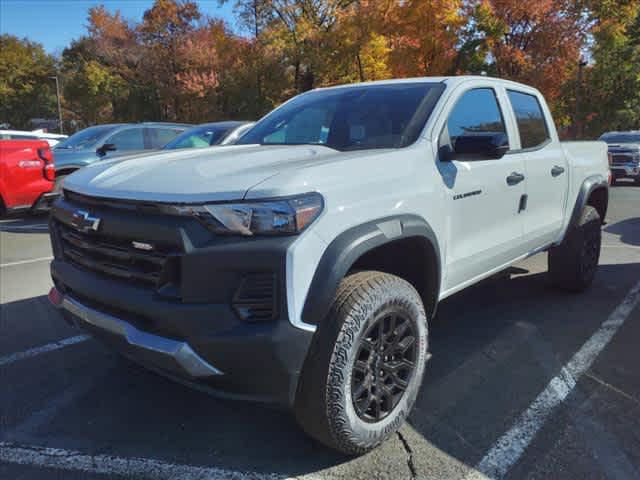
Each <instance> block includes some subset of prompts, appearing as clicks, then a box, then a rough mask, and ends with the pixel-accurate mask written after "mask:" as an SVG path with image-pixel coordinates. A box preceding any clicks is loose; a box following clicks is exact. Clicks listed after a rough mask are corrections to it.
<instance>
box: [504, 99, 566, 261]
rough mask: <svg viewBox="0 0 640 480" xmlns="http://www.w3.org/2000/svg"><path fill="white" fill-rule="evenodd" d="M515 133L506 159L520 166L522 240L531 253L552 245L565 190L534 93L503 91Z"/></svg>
mask: <svg viewBox="0 0 640 480" xmlns="http://www.w3.org/2000/svg"><path fill="white" fill-rule="evenodd" d="M506 92H507V97H508V99H509V103H510V105H511V108H510V113H512V115H513V116H514V120H515V124H516V127H517V130H518V135H517V138H516V143H514V149H513V150H512V151H511V152H510V156H512V157H514V158H518V159H521V160H522V161H523V162H524V169H525V175H526V177H527V182H526V195H527V202H526V209H525V210H524V212H523V217H524V236H525V239H526V242H527V245H528V247H529V249H531V250H533V249H536V248H539V247H542V246H545V245H547V244H549V243H551V242H553V241H554V240H555V239H556V238H557V236H558V234H559V232H560V230H561V229H562V225H563V221H564V211H565V202H566V195H567V188H568V178H569V172H568V165H567V160H566V157H565V155H564V152H563V150H562V147H561V146H560V143H559V141H558V139H557V138H552V136H553V137H556V134H555V130H554V129H553V127H552V126H551V125H548V123H547V120H546V119H547V118H551V117H550V116H549V115H548V113H547V114H545V107H544V101H543V100H542V99H540V98H539V96H538V95H539V94H537V93H536V92H535V91H530V92H527V91H521V90H514V89H507V91H506Z"/></svg>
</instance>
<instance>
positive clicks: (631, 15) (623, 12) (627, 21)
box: [578, 0, 640, 136]
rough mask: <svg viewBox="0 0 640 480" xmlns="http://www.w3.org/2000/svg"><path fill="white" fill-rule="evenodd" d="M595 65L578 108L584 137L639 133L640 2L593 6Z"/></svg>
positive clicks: (590, 68) (588, 73)
mask: <svg viewBox="0 0 640 480" xmlns="http://www.w3.org/2000/svg"><path fill="white" fill-rule="evenodd" d="M592 3H593V4H592V5H591V10H590V12H591V20H592V22H593V40H594V41H593V49H592V62H591V64H590V65H589V66H588V67H587V69H586V71H585V75H584V82H583V84H582V85H580V88H582V89H583V90H584V91H585V94H584V95H583V97H585V98H586V100H585V101H584V102H583V104H582V105H581V106H580V108H579V112H578V115H579V117H580V118H579V119H578V121H579V122H580V123H584V126H585V134H586V135H588V136H598V135H600V134H601V133H602V132H603V131H606V130H628V129H640V2H639V1H637V0H634V1H629V0H611V1H607V2H596V1H594V2H592Z"/></svg>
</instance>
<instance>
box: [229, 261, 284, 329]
mask: <svg viewBox="0 0 640 480" xmlns="http://www.w3.org/2000/svg"><path fill="white" fill-rule="evenodd" d="M233 307H234V309H235V310H236V313H237V314H238V315H239V316H240V318H242V319H243V320H247V321H249V322H260V321H267V320H273V319H274V318H275V317H276V314H277V309H276V281H275V276H274V275H273V274H272V273H251V274H248V275H246V276H245V277H244V278H243V280H242V282H241V284H240V287H238V290H237V291H236V293H235V295H234V297H233Z"/></svg>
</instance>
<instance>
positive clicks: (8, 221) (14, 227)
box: [0, 214, 49, 233]
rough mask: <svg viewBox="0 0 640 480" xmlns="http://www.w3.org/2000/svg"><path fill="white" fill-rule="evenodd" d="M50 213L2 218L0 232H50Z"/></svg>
mask: <svg viewBox="0 0 640 480" xmlns="http://www.w3.org/2000/svg"><path fill="white" fill-rule="evenodd" d="M48 221H49V215H48V214H37V215H24V216H11V217H3V218H2V219H0V232H6V233H49V226H48Z"/></svg>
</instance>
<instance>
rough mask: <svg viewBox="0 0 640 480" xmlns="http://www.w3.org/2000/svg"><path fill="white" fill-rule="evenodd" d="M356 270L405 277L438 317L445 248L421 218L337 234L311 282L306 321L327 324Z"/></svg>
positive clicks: (405, 217) (379, 222) (386, 220)
mask: <svg viewBox="0 0 640 480" xmlns="http://www.w3.org/2000/svg"><path fill="white" fill-rule="evenodd" d="M400 253H401V254H402V255H400V256H398V254H400ZM416 255H417V258H416ZM398 260H399V261H398ZM355 270H379V271H383V272H386V273H392V274H394V275H398V276H400V277H402V278H404V279H405V280H407V281H408V282H409V283H411V284H412V285H413V286H414V287H415V288H416V290H417V291H418V293H420V295H421V297H422V299H423V303H424V306H425V310H426V312H427V315H428V318H431V317H432V316H433V315H434V314H435V311H436V306H437V303H438V296H439V293H440V279H441V266H440V249H439V246H438V241H437V237H436V235H435V233H434V231H433V229H432V228H431V226H430V225H429V224H428V223H427V222H426V221H425V220H424V219H422V218H421V217H418V216H416V215H398V216H392V217H385V218H381V219H378V220H373V221H370V222H367V223H365V224H362V225H358V226H356V227H352V228H350V229H349V230H346V231H345V232H343V233H342V234H340V235H339V236H337V237H336V238H335V239H334V240H333V241H332V242H331V243H330V244H329V246H328V247H327V249H326V250H325V252H324V254H323V255H322V257H321V259H320V262H319V264H318V267H317V268H316V271H315V274H314V276H313V279H312V281H311V285H310V287H309V291H308V293H307V298H306V300H305V304H304V307H303V310H302V320H303V322H304V323H307V324H311V325H318V324H319V323H320V322H322V320H323V319H324V318H325V317H326V315H327V313H328V311H329V308H330V305H331V301H332V299H333V297H334V295H335V292H336V291H337V289H338V286H339V284H340V282H341V280H342V279H343V278H344V277H345V276H346V275H348V274H349V273H350V272H352V271H355Z"/></svg>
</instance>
